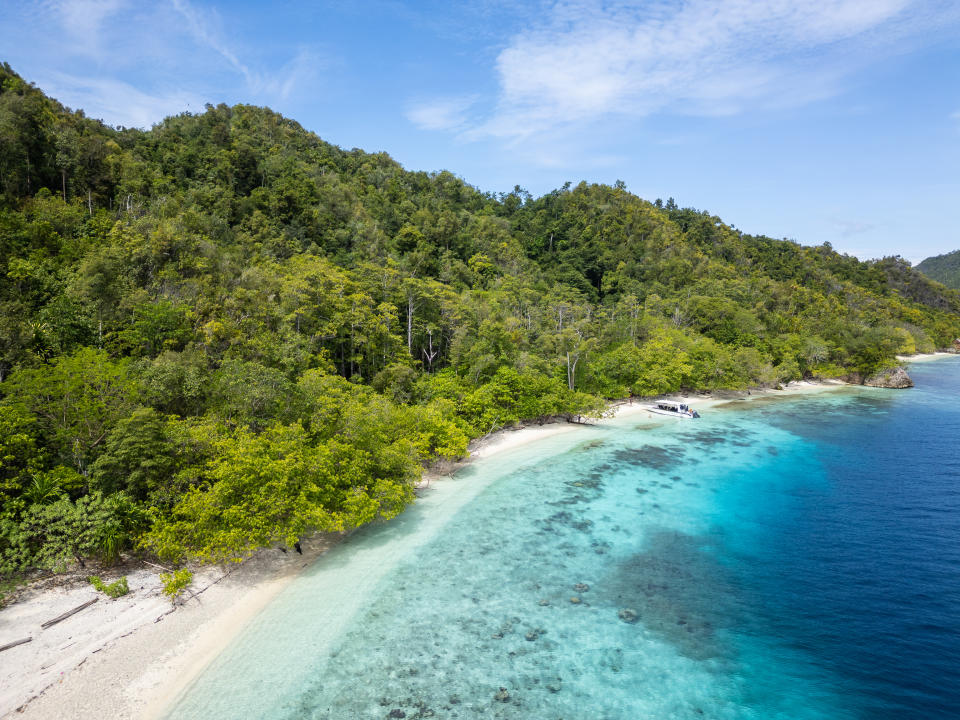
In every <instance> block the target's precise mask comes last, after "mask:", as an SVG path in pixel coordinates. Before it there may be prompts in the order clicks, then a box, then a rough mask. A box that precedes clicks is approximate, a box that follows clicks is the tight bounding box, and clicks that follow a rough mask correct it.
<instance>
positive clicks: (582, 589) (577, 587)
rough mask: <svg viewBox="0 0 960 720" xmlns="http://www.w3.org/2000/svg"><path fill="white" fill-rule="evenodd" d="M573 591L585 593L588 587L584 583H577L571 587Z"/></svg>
mask: <svg viewBox="0 0 960 720" xmlns="http://www.w3.org/2000/svg"><path fill="white" fill-rule="evenodd" d="M573 589H574V590H576V591H577V592H578V593H585V592H586V591H587V590H589V589H590V586H589V585H587V584H586V583H577V584H576V585H574V586H573Z"/></svg>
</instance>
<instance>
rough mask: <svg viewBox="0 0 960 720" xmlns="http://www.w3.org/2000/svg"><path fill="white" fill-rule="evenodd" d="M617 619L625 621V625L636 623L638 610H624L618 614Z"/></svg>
mask: <svg viewBox="0 0 960 720" xmlns="http://www.w3.org/2000/svg"><path fill="white" fill-rule="evenodd" d="M617 617H618V618H620V619H621V620H623V621H624V622H625V623H635V622H636V621H637V618H638V617H639V616H638V615H637V611H636V610H631V609H630V608H623V609H621V610H620V612H618V613H617Z"/></svg>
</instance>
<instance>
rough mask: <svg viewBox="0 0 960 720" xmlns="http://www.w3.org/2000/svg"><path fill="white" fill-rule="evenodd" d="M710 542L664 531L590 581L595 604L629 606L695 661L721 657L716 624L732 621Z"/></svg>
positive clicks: (728, 591)
mask: <svg viewBox="0 0 960 720" xmlns="http://www.w3.org/2000/svg"><path fill="white" fill-rule="evenodd" d="M711 545H712V541H711V540H708V539H705V538H702V537H697V536H693V535H687V534H685V533H681V532H677V531H673V530H663V531H659V532H656V533H654V534H652V535H651V536H650V537H649V538H648V540H647V543H646V545H645V547H644V549H643V551H642V552H639V553H637V554H635V555H633V556H631V557H629V558H627V559H625V560H623V561H621V562H619V563H617V564H616V565H614V566H613V567H612V568H611V571H610V574H609V575H608V576H607V577H605V578H603V580H602V581H601V582H598V583H596V584H595V586H594V590H595V591H596V594H595V595H594V596H593V598H592V601H593V603H594V605H603V606H605V607H609V608H611V620H616V619H617V612H618V611H619V610H620V609H622V608H625V607H626V608H630V609H631V610H632V611H633V612H635V613H636V615H637V618H638V620H639V623H640V624H642V625H643V626H644V627H646V628H647V629H648V630H649V631H651V632H653V633H655V634H657V635H659V636H660V637H662V638H663V639H665V640H667V641H668V642H670V643H671V644H673V645H674V646H675V647H676V648H677V649H678V651H679V652H681V653H682V654H684V655H686V656H687V657H690V658H693V659H695V660H705V659H708V658H715V657H722V656H723V655H724V654H725V652H726V648H724V647H723V645H722V644H721V642H720V640H719V639H718V637H717V632H716V631H717V628H720V627H724V626H727V625H729V624H730V622H731V612H732V608H731V607H730V602H729V598H731V597H732V594H731V589H730V587H729V583H728V581H727V580H726V579H725V577H724V572H723V570H722V567H721V566H720V565H719V564H718V563H717V562H716V560H715V559H714V558H713V555H712V553H711V551H710V546H711Z"/></svg>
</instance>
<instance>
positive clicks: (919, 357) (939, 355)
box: [897, 352, 957, 363]
mask: <svg viewBox="0 0 960 720" xmlns="http://www.w3.org/2000/svg"><path fill="white" fill-rule="evenodd" d="M956 356H957V353H955V352H934V353H917V354H916V355H897V360H899V361H900V362H904V363H915V362H930V361H931V360H942V359H943V358H948V357H956Z"/></svg>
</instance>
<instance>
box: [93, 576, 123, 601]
mask: <svg viewBox="0 0 960 720" xmlns="http://www.w3.org/2000/svg"><path fill="white" fill-rule="evenodd" d="M87 582H89V583H90V584H91V585H93V586H94V587H95V588H96V589H97V590H99V591H100V592H102V593H103V594H104V595H106V596H107V597H110V598H113V599H114V600H116V599H117V598H118V597H123V596H124V595H126V594H127V593H128V592H130V586H129V585H128V584H127V578H126V576H124V577H122V578H120V579H119V580H116V581H114V582H112V583H110V584H109V585H108V584H106V583H105V582H103V580H101V579H100V578H99V577H97V576H96V575H91V576H90V577H88V578H87Z"/></svg>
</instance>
